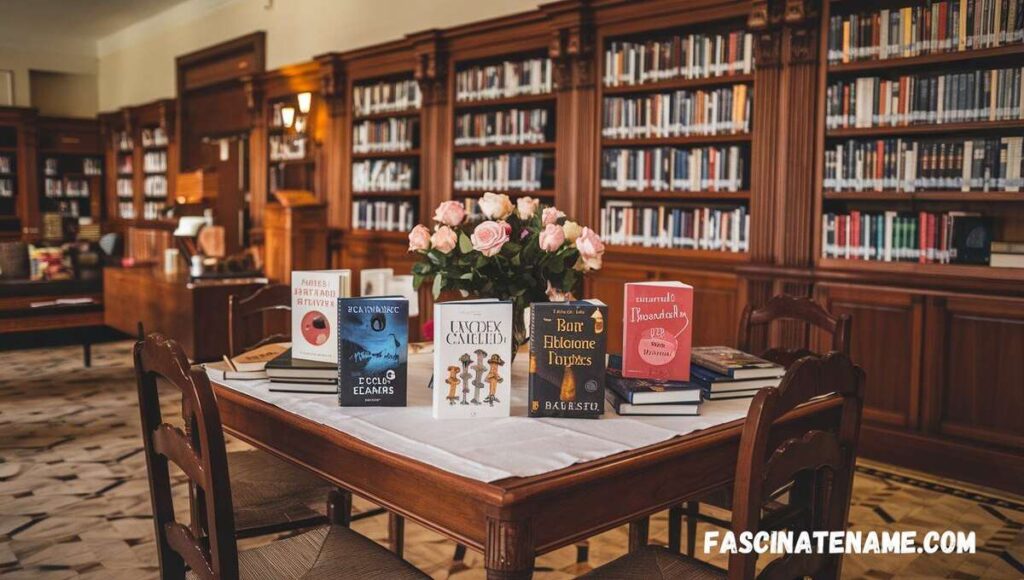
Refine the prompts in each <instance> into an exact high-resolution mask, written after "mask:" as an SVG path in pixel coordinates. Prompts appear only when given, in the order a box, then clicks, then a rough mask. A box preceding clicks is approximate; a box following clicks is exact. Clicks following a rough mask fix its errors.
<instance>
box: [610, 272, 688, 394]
mask: <svg viewBox="0 0 1024 580" xmlns="http://www.w3.org/2000/svg"><path fill="white" fill-rule="evenodd" d="M625 294H626V297H625V308H624V311H625V319H624V320H623V325H622V327H623V331H622V335H623V336H622V376H624V377H629V378H638V379H657V380H666V381H688V380H690V346H691V343H692V339H693V286H690V285H688V284H683V283H682V282H630V283H628V284H626V293H625Z"/></svg>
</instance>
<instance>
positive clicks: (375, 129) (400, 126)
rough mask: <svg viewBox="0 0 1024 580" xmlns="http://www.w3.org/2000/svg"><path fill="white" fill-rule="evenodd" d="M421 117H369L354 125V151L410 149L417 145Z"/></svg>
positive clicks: (369, 151)
mask: <svg viewBox="0 0 1024 580" xmlns="http://www.w3.org/2000/svg"><path fill="white" fill-rule="evenodd" d="M418 132H419V119H415V118H411V117H390V118H387V119H373V120H370V119H367V120H364V121H360V122H357V123H355V124H354V125H352V151H353V152H355V153H388V152H395V151H408V150H410V149H412V148H413V147H415V145H414V143H416V140H417V134H418Z"/></svg>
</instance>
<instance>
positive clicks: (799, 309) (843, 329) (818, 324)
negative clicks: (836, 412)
mask: <svg viewBox="0 0 1024 580" xmlns="http://www.w3.org/2000/svg"><path fill="white" fill-rule="evenodd" d="M787 320H790V321H796V322H801V323H804V324H806V325H807V330H808V336H807V337H806V339H807V340H808V341H810V332H809V331H810V329H811V328H812V327H813V328H817V329H819V330H820V331H821V332H823V333H825V334H826V335H827V336H828V338H830V341H829V345H830V350H831V351H834V352H841V353H843V354H846V355H847V356H849V354H850V325H851V323H852V320H851V318H850V315H849V314H842V315H840V316H833V315H832V314H831V313H829V311H828V310H825V308H824V307H822V306H821V305H820V304H818V303H817V302H815V301H813V300H811V299H810V298H805V297H797V296H790V295H788V294H780V295H778V296H775V297H773V298H772V299H771V300H769V301H768V302H767V303H766V304H765V305H764V306H761V307H760V308H753V307H752V306H750V305H749V304H748V305H747V307H746V308H744V309H743V315H742V316H741V317H740V325H739V338H738V340H737V348H739V349H740V350H742V351H744V352H754V350H755V349H754V347H753V340H752V338H753V335H754V333H755V332H756V331H757V329H759V328H764V329H768V328H769V327H770V326H771V324H772V323H774V322H777V321H787ZM756 354H758V356H760V357H761V358H764V359H766V360H770V361H772V362H774V363H777V364H780V365H782V366H784V367H787V368H788V367H789V366H790V365H792V364H793V363H794V362H795V361H797V360H799V359H801V358H803V357H805V356H807V355H813V354H822V353H815V352H813V351H811V350H809V349H808V348H807V347H797V348H781V347H772V348H769V349H767V350H765V351H762V352H760V353H756ZM731 500H732V490H731V489H730V488H728V487H724V488H721V489H718V490H715V491H712V492H710V493H708V494H707V495H706V496H705V497H703V498H701V499H700V500H693V501H689V502H686V504H685V505H684V506H683V507H682V508H678V507H676V508H672V509H670V510H669V520H668V521H669V542H668V543H669V547H670V548H672V549H674V550H677V551H678V550H679V549H680V543H681V539H680V536H681V533H680V532H681V529H682V520H683V515H684V514H685V519H686V553H687V554H688V555H690V556H693V554H694V551H695V550H696V542H697V523H698V522H701V521H702V522H706V523H709V524H713V525H716V526H719V527H724V528H727V527H728V526H729V522H728V521H726V520H723V519H720V518H716V517H713V516H710V515H707V514H702V513H701V512H700V504H701V503H705V504H708V505H712V506H715V507H717V508H720V509H725V510H728V509H731Z"/></svg>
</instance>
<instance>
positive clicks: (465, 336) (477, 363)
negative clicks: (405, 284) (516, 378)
mask: <svg viewBox="0 0 1024 580" xmlns="http://www.w3.org/2000/svg"><path fill="white" fill-rule="evenodd" d="M433 390H434V393H433V398H434V418H435V419H455V418H470V417H507V416H508V415H509V414H510V413H511V406H510V399H511V393H512V302H511V301H508V300H493V299H492V300H462V301H457V302H439V303H436V304H434V381H433Z"/></svg>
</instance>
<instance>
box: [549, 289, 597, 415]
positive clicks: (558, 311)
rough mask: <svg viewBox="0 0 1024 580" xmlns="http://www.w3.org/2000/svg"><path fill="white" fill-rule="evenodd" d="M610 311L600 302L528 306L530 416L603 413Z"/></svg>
mask: <svg viewBox="0 0 1024 580" xmlns="http://www.w3.org/2000/svg"><path fill="white" fill-rule="evenodd" d="M607 319H608V307H607V306H605V305H604V303H603V302H601V301H600V300H583V301H577V302H542V303H534V304H532V305H531V306H530V337H531V340H530V403H529V414H530V416H531V417H571V418H591V419H596V418H597V417H600V416H601V414H602V413H604V355H605V345H606V343H607V336H608V333H607V332H605V328H606V326H605V321H606V320H607Z"/></svg>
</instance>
